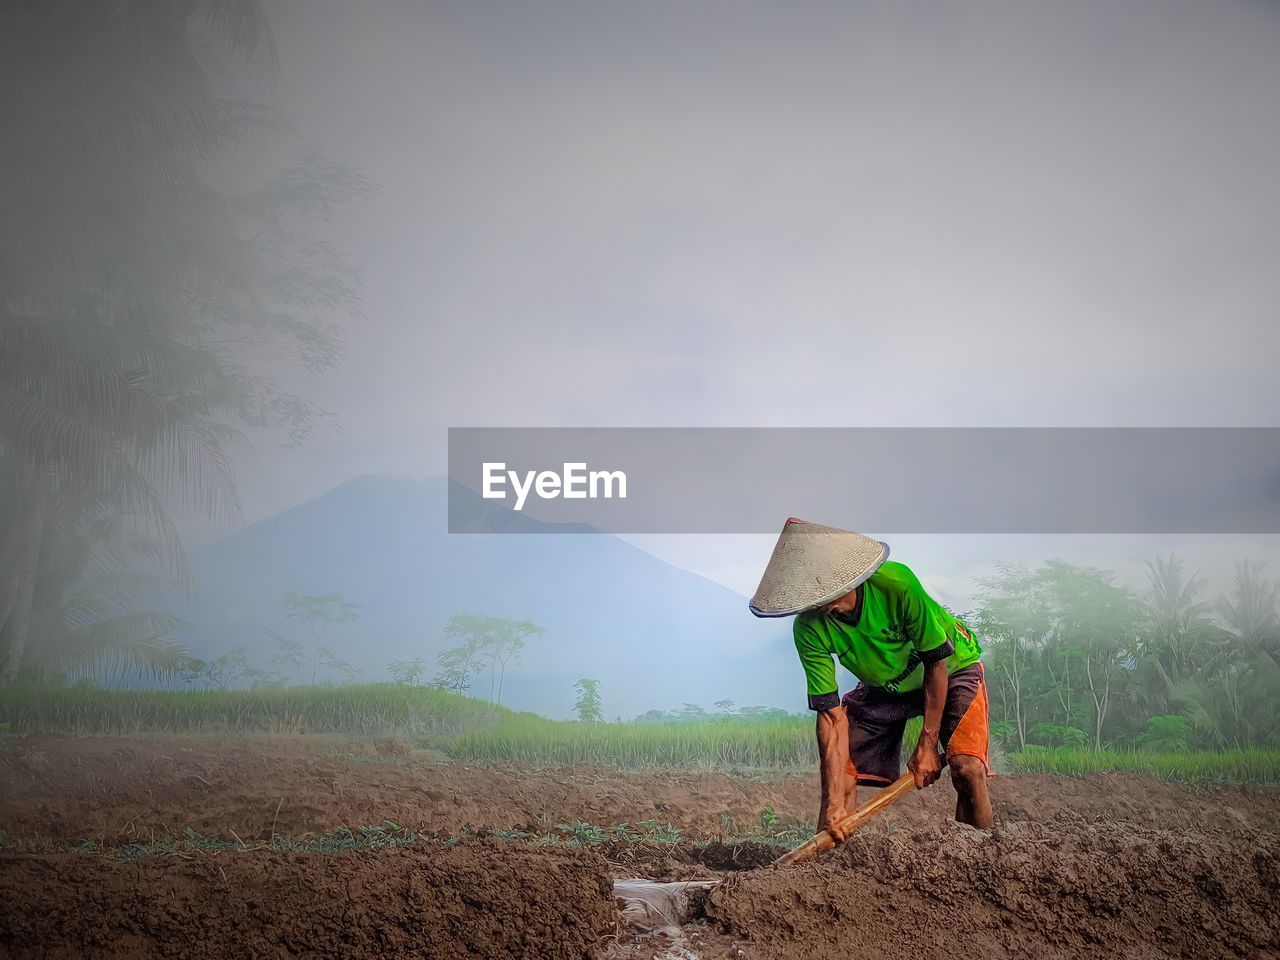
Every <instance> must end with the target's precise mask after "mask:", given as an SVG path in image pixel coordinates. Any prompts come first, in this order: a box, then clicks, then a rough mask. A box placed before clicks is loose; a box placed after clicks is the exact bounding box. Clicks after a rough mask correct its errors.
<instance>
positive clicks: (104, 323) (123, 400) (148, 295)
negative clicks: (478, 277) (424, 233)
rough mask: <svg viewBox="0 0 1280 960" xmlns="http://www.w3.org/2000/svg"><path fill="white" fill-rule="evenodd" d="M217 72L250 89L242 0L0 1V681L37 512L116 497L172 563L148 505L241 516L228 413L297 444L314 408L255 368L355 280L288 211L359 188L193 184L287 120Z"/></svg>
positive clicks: (259, 57)
mask: <svg viewBox="0 0 1280 960" xmlns="http://www.w3.org/2000/svg"><path fill="white" fill-rule="evenodd" d="M233 69H234V70H238V71H239V72H240V74H241V75H243V74H246V73H248V74H253V75H254V76H255V77H256V79H257V80H258V81H259V85H260V86H262V87H264V88H265V85H266V84H268V83H269V82H270V79H271V78H272V76H273V75H274V71H275V50H274V45H273V42H272V39H271V33H270V29H269V27H268V24H267V21H266V18H265V17H264V15H263V13H262V11H261V9H260V7H259V5H258V3H257V0H118V2H114V3H83V2H80V0H42V2H40V3H31V4H21V5H18V7H17V8H16V9H15V10H11V11H6V29H5V30H4V31H0V80H3V88H2V89H3V92H2V93H0V98H3V99H2V100H0V102H3V104H4V108H3V113H2V115H3V117H4V118H5V121H6V123H5V132H6V156H5V159H6V165H7V170H6V174H7V175H6V176H5V177H4V178H3V179H0V209H2V210H4V212H5V217H4V221H3V223H4V229H5V230H6V231H8V235H7V236H6V240H7V242H6V243H5V244H4V247H3V249H4V251H5V253H4V256H3V257H0V294H2V295H0V467H3V470H2V471H0V473H2V474H3V476H2V478H0V482H3V484H4V485H5V492H6V495H7V496H8V497H9V502H10V503H11V504H12V505H13V507H14V509H12V510H9V511H6V512H5V514H4V515H3V516H0V644H3V649H4V650H5V657H4V662H3V666H2V668H0V669H2V674H3V677H4V678H5V679H9V680H11V679H13V677H14V676H15V675H16V674H17V672H18V671H19V670H20V669H21V667H22V664H23V662H24V660H25V659H26V655H27V647H28V635H29V633H30V629H31V624H32V616H33V608H34V607H35V606H36V605H38V604H39V603H40V602H41V600H40V599H39V598H38V597H37V596H36V593H37V589H38V579H39V576H40V570H41V551H42V546H43V544H44V542H45V540H46V539H47V537H48V536H49V535H50V526H51V524H54V523H55V520H56V521H57V522H62V520H61V519H59V518H64V517H65V516H71V517H72V518H73V519H72V522H73V524H75V523H79V524H80V526H79V527H78V531H79V533H81V534H84V533H85V532H86V530H87V527H86V526H85V524H86V523H89V522H94V521H97V520H100V519H101V518H102V517H103V516H104V515H106V514H107V513H110V512H112V511H114V512H115V513H116V514H118V515H120V516H123V517H128V518H130V519H131V520H132V521H133V522H135V523H136V524H138V526H139V528H140V529H141V530H142V531H143V532H144V533H146V534H147V535H149V536H150V537H152V538H154V539H155V540H156V541H157V542H158V543H159V544H160V546H161V547H162V548H163V550H164V553H165V556H166V557H167V560H168V564H169V567H170V572H171V573H174V574H176V575H179V576H181V575H182V574H183V572H184V570H185V567H184V561H183V557H182V551H181V545H180V544H179V542H178V538H177V535H176V532H175V530H174V528H173V525H172V523H171V521H170V520H169V517H168V514H167V512H166V510H165V504H166V503H168V502H170V501H173V500H177V501H179V502H182V503H184V504H185V505H186V506H188V507H190V508H192V509H195V510H197V511H199V512H202V513H204V514H205V515H207V516H209V517H211V518H214V519H219V518H222V517H225V516H228V515H233V514H234V513H235V512H236V511H237V510H238V502H237V498H236V491H235V483H234V476H233V471H232V462H233V452H234V450H235V449H236V446H237V444H238V443H239V440H240V438H239V434H238V433H237V432H236V430H235V429H234V428H233V427H232V426H231V424H233V423H243V424H249V425H253V426H272V427H279V428H282V429H284V430H285V431H286V433H287V434H288V435H289V437H290V439H291V440H295V441H296V440H299V439H301V438H303V437H305V436H306V435H307V434H308V432H309V431H310V430H312V429H314V427H315V425H316V424H317V423H320V422H322V421H323V420H324V415H323V412H322V411H320V410H318V408H316V407H314V406H313V405H311V404H309V403H308V402H307V401H305V400H303V399H301V398H298V397H295V396H292V395H290V394H288V393H286V392H284V391H281V390H279V389H278V388H277V387H276V386H275V385H274V383H273V382H272V381H270V380H269V379H268V378H265V377H263V376H262V375H261V374H259V373H256V372H255V362H254V360H255V358H258V359H260V358H262V357H264V356H268V357H270V358H271V359H272V360H275V361H279V360H280V359H289V360H296V361H298V362H301V363H303V364H305V365H307V366H308V367H309V368H310V369H312V370H319V369H324V368H325V367H326V366H328V365H332V363H334V362H335V361H336V359H337V356H338V351H339V346H340V344H339V341H338V339H337V336H336V332H335V330H334V329H333V328H332V327H330V326H328V325H326V324H325V323H323V322H321V320H320V319H319V316H320V314H321V313H322V312H323V311H328V310H332V309H335V308H336V309H340V310H341V309H350V308H352V306H353V305H354V302H355V299H354V279H353V277H352V275H351V273H350V271H348V270H347V269H346V267H345V264H344V263H342V261H341V257H340V256H339V255H338V254H337V253H336V252H335V251H334V250H333V249H332V248H331V247H328V246H326V245H324V244H322V243H317V242H315V241H314V240H312V239H311V238H309V237H307V236H305V235H303V234H302V233H300V232H299V231H298V227H297V224H298V222H299V220H300V219H302V218H305V217H314V216H317V215H318V216H321V217H323V216H325V215H326V214H327V213H328V212H329V211H330V210H331V207H332V205H333V204H334V203H335V202H342V200H344V199H347V198H350V197H352V196H356V195H359V194H360V193H361V192H367V189H368V188H367V185H366V184H364V182H363V180H361V179H360V178H359V177H358V176H357V175H354V174H353V173H351V172H350V171H347V170H345V169H344V168H341V167H338V166H336V165H332V164H329V165H326V164H324V162H323V161H322V160H320V159H319V158H318V157H317V156H315V155H314V154H310V153H303V154H301V155H300V156H299V158H298V159H297V160H296V161H295V163H294V165H293V166H292V167H290V168H289V169H287V170H286V171H285V172H284V174H283V175H282V176H281V177H280V178H278V179H277V180H276V181H274V182H273V183H271V184H270V185H268V186H266V187H264V188H262V189H260V190H257V191H254V192H252V193H250V194H248V195H244V196H235V195H231V194H228V193H225V192H221V191H218V190H216V189H214V188H212V187H211V186H210V185H209V184H208V183H207V182H206V179H205V178H204V177H203V176H202V170H203V169H204V167H205V166H206V165H207V164H208V163H209V161H211V160H214V159H217V158H219V157H222V156H225V155H227V154H228V153H229V152H230V151H231V150H232V149H234V148H235V147H237V146H238V145H240V144H241V143H243V142H244V141H245V140H246V138H248V137H249V136H250V135H251V134H254V133H257V132H267V133H273V134H278V135H283V136H288V135H289V134H290V132H289V128H288V125H287V124H286V123H284V121H283V120H282V119H281V117H280V116H279V115H278V114H277V113H276V112H275V111H273V110H271V109H270V108H268V107H265V106H262V105H259V104H254V103H248V102H244V101H239V100H229V99H226V98H222V97H219V96H218V95H217V93H216V92H215V83H214V80H213V78H214V77H215V76H217V75H220V74H227V73H229V72H230V71H231V70H233ZM250 227H251V228H252V229H250ZM69 505H73V506H74V509H73V506H69ZM90 506H91V507H92V509H90ZM79 509H87V510H88V512H87V513H86V514H85V515H84V516H83V517H81V516H80V515H79V514H78V513H76V512H75V510H79ZM68 510H72V513H70V514H66V513H65V512H66V511H68Z"/></svg>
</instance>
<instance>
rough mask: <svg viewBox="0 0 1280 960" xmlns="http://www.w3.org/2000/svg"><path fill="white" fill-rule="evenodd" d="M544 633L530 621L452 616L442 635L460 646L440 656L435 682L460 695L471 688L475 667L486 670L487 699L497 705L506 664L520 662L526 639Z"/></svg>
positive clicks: (500, 700)
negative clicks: (438, 672) (487, 676)
mask: <svg viewBox="0 0 1280 960" xmlns="http://www.w3.org/2000/svg"><path fill="white" fill-rule="evenodd" d="M543 632H544V631H543V629H542V627H540V626H538V625H537V624H536V623H534V622H533V621H531V620H512V619H508V618H505V617H486V616H480V615H478V614H472V613H455V614H454V615H453V616H452V617H450V618H449V622H448V623H447V624H446V625H445V628H444V635H445V637H446V638H447V639H450V640H461V641H462V643H461V644H460V645H459V646H457V647H454V648H451V649H448V650H445V651H444V652H443V653H441V654H440V658H442V659H440V660H438V662H439V663H440V665H441V668H442V671H443V672H442V674H441V675H439V676H438V677H437V681H440V682H441V685H443V686H445V687H446V688H448V689H455V690H456V691H457V692H461V691H462V690H465V689H467V688H468V687H469V686H470V682H471V681H470V674H471V670H472V669H473V668H474V667H476V666H483V667H488V668H489V699H490V700H491V701H493V702H494V703H498V704H500V703H501V702H502V687H503V683H504V681H505V679H506V674H507V664H509V663H511V662H512V661H514V660H518V659H519V657H520V654H521V652H522V651H523V650H524V644H525V640H526V639H528V638H529V637H532V636H537V635H539V634H541V633H543ZM445 659H447V660H448V665H446V664H445V663H444V662H443V660H445ZM457 671H462V673H458V672H457ZM446 673H447V676H446V675H445V674H446Z"/></svg>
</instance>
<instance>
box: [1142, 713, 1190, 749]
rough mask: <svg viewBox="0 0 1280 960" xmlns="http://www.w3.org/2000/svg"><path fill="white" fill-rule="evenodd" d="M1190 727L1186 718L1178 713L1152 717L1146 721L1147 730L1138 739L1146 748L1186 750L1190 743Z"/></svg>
mask: <svg viewBox="0 0 1280 960" xmlns="http://www.w3.org/2000/svg"><path fill="white" fill-rule="evenodd" d="M1190 738H1191V728H1190V727H1189V726H1187V718H1186V717H1183V716H1180V715H1178V714H1167V715H1165V716H1160V717H1152V718H1150V719H1149V720H1148V721H1147V732H1146V733H1144V734H1143V735H1142V736H1141V737H1140V738H1139V739H1140V740H1141V742H1142V745H1143V746H1144V747H1146V748H1147V749H1148V750H1161V751H1165V752H1173V751H1178V750H1186V749H1188V747H1189V745H1190Z"/></svg>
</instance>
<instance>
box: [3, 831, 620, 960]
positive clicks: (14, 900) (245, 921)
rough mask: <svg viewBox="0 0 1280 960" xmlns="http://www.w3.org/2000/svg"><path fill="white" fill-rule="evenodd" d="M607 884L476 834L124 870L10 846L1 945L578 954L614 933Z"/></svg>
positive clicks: (446, 959) (570, 859) (156, 862)
mask: <svg viewBox="0 0 1280 960" xmlns="http://www.w3.org/2000/svg"><path fill="white" fill-rule="evenodd" d="M611 887H612V881H611V880H610V877H609V873H608V867H607V864H606V863H605V861H604V860H603V859H601V858H600V857H598V856H596V855H594V854H590V853H586V852H582V851H578V852H573V853H571V852H568V851H560V850H546V849H541V850H539V849H532V848H525V847H520V846H517V845H514V844H504V843H499V842H483V841H481V842H473V843H466V844H460V845H458V846H455V847H443V846H437V847H435V848H433V849H420V848H417V847H415V848H401V849H395V850H382V851H372V852H366V853H361V854H358V855H340V856H325V855H317V854H311V855H305V854H303V855H300V854H277V853H269V852H266V851H251V852H248V853H228V852H225V851H223V852H216V853H209V854H201V855H198V856H194V857H192V858H189V859H183V858H178V857H173V856H159V857H148V858H145V859H142V860H138V861H134V862H127V863H122V862H120V861H117V860H112V859H110V858H108V857H105V856H101V855H98V856H94V855H87V854H75V853H68V854H60V855H52V856H51V855H26V856H23V855H16V856H13V855H11V856H4V857H0V904H2V905H0V953H3V954H4V955H6V956H13V957H42V958H50V960H54V958H57V960H61V958H66V960H79V958H81V957H98V958H121V960H124V958H133V957H181V958H185V960H206V958H207V960H225V958H227V957H299V956H303V957H350V958H366V957H367V958H376V957H422V958H428V957H429V958H432V960H455V958H459V960H460V958H473V957H486V958H487V957H492V958H495V960H497V958H503V960H505V958H509V957H534V956H536V957H547V958H581V957H590V956H593V955H594V953H593V951H594V946H595V945H596V944H598V943H599V942H601V940H602V939H603V938H605V937H608V936H609V935H611V934H613V933H614V932H615V927H616V915H615V911H614V908H613V903H612V893H611Z"/></svg>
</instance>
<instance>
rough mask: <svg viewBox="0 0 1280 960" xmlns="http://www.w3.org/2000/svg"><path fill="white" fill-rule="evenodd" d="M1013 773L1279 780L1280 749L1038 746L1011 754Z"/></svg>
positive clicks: (1194, 780) (1187, 780)
mask: <svg viewBox="0 0 1280 960" xmlns="http://www.w3.org/2000/svg"><path fill="white" fill-rule="evenodd" d="M1006 757H1007V761H1008V763H1009V767H1010V770H1011V772H1013V773H1053V774H1059V775H1062V776H1073V777H1074V776H1082V775H1084V774H1087V773H1110V772H1113V771H1122V772H1125V773H1135V774H1139V775H1141V776H1147V777H1156V778H1158V779H1160V780H1170V781H1176V782H1179V783H1252V784H1277V783H1280V750H1225V751H1222V752H1217V751H1209V750H1187V751H1180V752H1176V753H1149V752H1146V751H1140V750H1098V751H1094V750H1072V749H1067V748H1059V749H1054V750H1035V751H1030V750H1029V751H1025V752H1019V753H1011V754H1007V755H1006Z"/></svg>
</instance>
